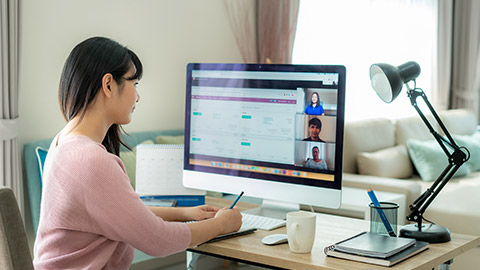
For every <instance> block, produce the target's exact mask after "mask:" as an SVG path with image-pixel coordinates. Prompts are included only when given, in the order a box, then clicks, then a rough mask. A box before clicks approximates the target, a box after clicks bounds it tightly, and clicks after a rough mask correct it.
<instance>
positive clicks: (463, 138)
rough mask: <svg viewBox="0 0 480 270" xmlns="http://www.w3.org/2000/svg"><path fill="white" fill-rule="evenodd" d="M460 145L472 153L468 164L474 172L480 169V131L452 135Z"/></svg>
mask: <svg viewBox="0 0 480 270" xmlns="http://www.w3.org/2000/svg"><path fill="white" fill-rule="evenodd" d="M452 136H453V139H455V142H456V143H457V144H458V146H460V147H461V146H464V147H466V148H467V149H468V152H469V153H470V159H469V160H468V161H467V163H466V164H467V165H468V166H469V167H470V169H471V170H472V172H476V171H480V133H479V132H477V133H474V134H472V135H452Z"/></svg>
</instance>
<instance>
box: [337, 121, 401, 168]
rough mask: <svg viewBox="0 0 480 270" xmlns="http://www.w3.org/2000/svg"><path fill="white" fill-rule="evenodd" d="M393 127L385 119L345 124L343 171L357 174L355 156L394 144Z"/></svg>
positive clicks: (390, 122)
mask: <svg viewBox="0 0 480 270" xmlns="http://www.w3.org/2000/svg"><path fill="white" fill-rule="evenodd" d="M393 128H394V126H393V123H392V121H390V120H388V119H386V118H378V119H368V120H361V121H352V122H347V123H346V124H345V135H344V138H345V139H344V148H343V171H344V172H348V173H357V172H358V170H357V155H358V153H360V152H374V151H377V150H380V149H384V148H389V147H392V146H394V144H395V135H394V129H393Z"/></svg>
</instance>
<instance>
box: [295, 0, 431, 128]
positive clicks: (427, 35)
mask: <svg viewBox="0 0 480 270" xmlns="http://www.w3.org/2000/svg"><path fill="white" fill-rule="evenodd" d="M436 40H437V0H336V1H331V0H301V1H300V10H299V16H298V25H297V33H296V36H295V44H294V49H293V63H294V64H338V65H344V66H346V68H347V79H346V80H347V84H346V104H345V115H346V120H347V121H350V120H357V119H364V118H370V117H378V115H382V116H385V117H390V118H394V117H398V116H402V115H410V114H415V113H416V112H415V110H414V108H413V107H412V106H411V104H410V101H409V100H408V98H407V94H406V91H405V89H404V90H403V91H402V92H401V93H400V95H399V97H398V98H397V99H396V100H395V101H394V102H392V103H391V104H385V103H383V101H381V100H380V98H378V97H377V96H376V94H375V92H374V91H373V89H372V87H371V86H370V78H369V68H370V65H371V64H373V63H380V62H383V63H388V64H392V65H395V66H398V65H400V64H403V63H405V62H407V61H415V62H417V63H419V64H420V66H421V68H422V72H421V74H420V76H419V77H418V79H417V86H418V87H420V88H422V89H423V90H424V91H425V93H426V94H427V96H430V95H429V93H431V91H432V89H431V87H432V86H433V83H432V82H433V80H434V74H433V71H434V69H433V65H434V63H435V62H436V61H435V58H434V57H435V55H436V51H437V46H436ZM419 103H420V102H419Z"/></svg>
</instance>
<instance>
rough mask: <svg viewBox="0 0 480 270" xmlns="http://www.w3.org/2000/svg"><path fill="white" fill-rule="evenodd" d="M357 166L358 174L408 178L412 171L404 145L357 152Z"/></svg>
mask: <svg viewBox="0 0 480 270" xmlns="http://www.w3.org/2000/svg"><path fill="white" fill-rule="evenodd" d="M357 166H358V171H359V173H360V174H366V175H374V176H380V177H392V178H408V177H410V176H412V173H413V169H412V163H411V161H410V158H409V157H408V152H407V148H406V147H405V146H404V145H397V146H394V147H390V148H386V149H382V150H379V151H376V152H370V153H367V152H361V153H358V157H357Z"/></svg>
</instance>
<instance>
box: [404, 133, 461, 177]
mask: <svg viewBox="0 0 480 270" xmlns="http://www.w3.org/2000/svg"><path fill="white" fill-rule="evenodd" d="M407 146H408V154H409V155H410V159H411V160H412V162H413V165H415V168H416V169H417V171H418V174H419V175H420V177H421V178H422V180H423V181H426V182H431V181H434V180H435V179H437V178H438V176H439V175H440V174H441V173H442V172H443V170H445V168H446V167H447V165H448V158H447V155H446V154H445V153H444V152H443V150H442V148H441V147H440V145H439V144H438V142H437V141H436V140H429V141H418V140H412V139H410V140H408V141H407ZM449 149H450V148H449ZM450 150H451V149H450ZM469 173H470V167H469V166H466V165H465V164H464V165H463V166H461V167H460V168H459V169H458V171H457V172H456V173H455V175H454V176H453V177H459V176H465V175H467V174H469Z"/></svg>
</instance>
